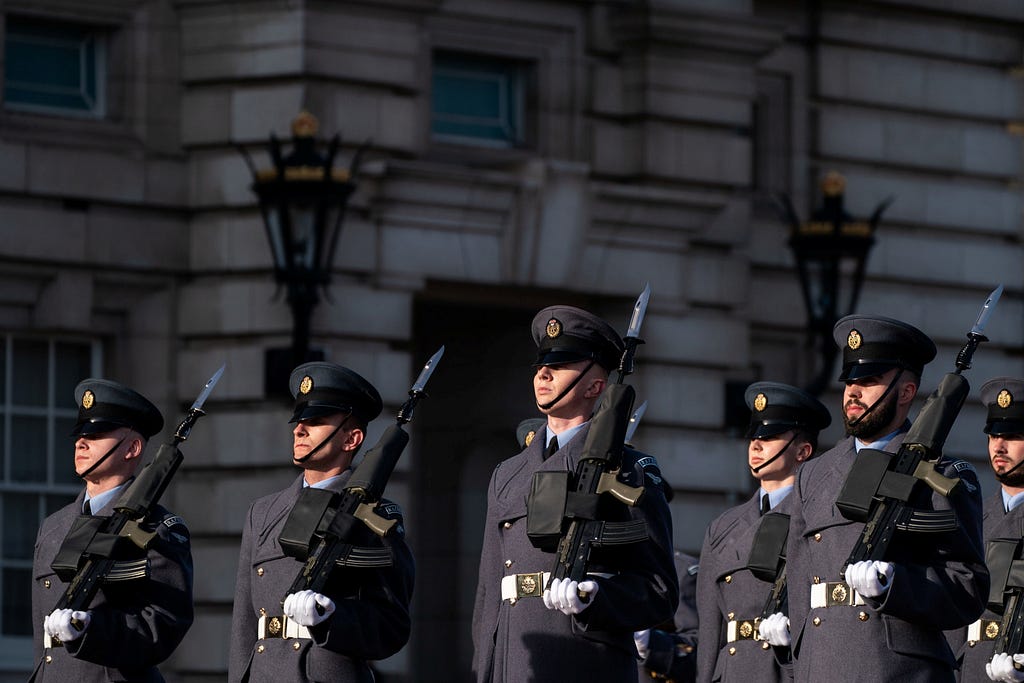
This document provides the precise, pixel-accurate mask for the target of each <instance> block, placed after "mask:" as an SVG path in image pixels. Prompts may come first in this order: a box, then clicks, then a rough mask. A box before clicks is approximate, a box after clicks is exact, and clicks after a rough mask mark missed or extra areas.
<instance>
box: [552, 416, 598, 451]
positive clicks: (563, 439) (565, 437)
mask: <svg viewBox="0 0 1024 683" xmlns="http://www.w3.org/2000/svg"><path fill="white" fill-rule="evenodd" d="M588 424H590V420H587V421H586V422H584V423H583V424H581V425H576V426H575V427H570V428H569V429H566V430H565V431H564V432H562V433H561V434H555V433H554V432H552V431H551V427H548V429H547V432H548V440H547V441H545V442H544V445H545V446H550V445H551V439H553V438H555V437H556V436H557V437H558V447H559V448H565V444H567V443H569V442H570V441H572V437H574V436H576V434H577V433H579V431H580V430H581V429H583V428H584V427H586V426H587V425H588Z"/></svg>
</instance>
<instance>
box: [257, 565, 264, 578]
mask: <svg viewBox="0 0 1024 683" xmlns="http://www.w3.org/2000/svg"><path fill="white" fill-rule="evenodd" d="M256 576H263V567H260V568H259V569H257V570H256Z"/></svg>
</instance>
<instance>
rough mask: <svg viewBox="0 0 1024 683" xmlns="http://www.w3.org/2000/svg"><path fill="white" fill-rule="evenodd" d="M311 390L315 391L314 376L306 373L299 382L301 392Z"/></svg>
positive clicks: (306, 392) (304, 392)
mask: <svg viewBox="0 0 1024 683" xmlns="http://www.w3.org/2000/svg"><path fill="white" fill-rule="evenodd" d="M311 391H313V378H312V377H310V376H309V375H306V376H305V377H303V378H302V381H301V382H299V393H300V394H308V393H309V392H311Z"/></svg>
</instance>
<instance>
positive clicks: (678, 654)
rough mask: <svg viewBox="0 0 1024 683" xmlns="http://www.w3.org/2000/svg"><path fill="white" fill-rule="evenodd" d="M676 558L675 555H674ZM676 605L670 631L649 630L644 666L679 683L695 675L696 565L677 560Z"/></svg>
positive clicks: (653, 673)
mask: <svg viewBox="0 0 1024 683" xmlns="http://www.w3.org/2000/svg"><path fill="white" fill-rule="evenodd" d="M677 557H678V556H677ZM676 573H677V574H678V575H679V606H678V607H676V614H675V618H674V619H673V621H672V625H673V628H672V629H671V630H663V629H658V628H655V629H651V637H650V641H649V643H648V650H649V652H648V655H647V658H646V659H645V660H644V661H643V666H644V668H645V669H646V670H647V672H648V673H650V674H651V675H652V677H653V676H654V675H657V676H659V677H661V678H667V679H669V680H672V681H677V682H678V683H686V682H688V681H695V680H696V678H697V628H698V626H697V580H698V579H697V565H696V564H692V563H690V562H677V563H676Z"/></svg>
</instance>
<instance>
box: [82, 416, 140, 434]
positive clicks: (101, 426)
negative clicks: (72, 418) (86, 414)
mask: <svg viewBox="0 0 1024 683" xmlns="http://www.w3.org/2000/svg"><path fill="white" fill-rule="evenodd" d="M121 427H131V425H130V424H128V423H127V422H113V421H111V420H84V421H82V422H79V423H78V424H76V425H75V426H74V428H73V429H72V430H71V436H85V435H86V434H103V433H104V432H112V431H114V430H115V429H120V428H121Z"/></svg>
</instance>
